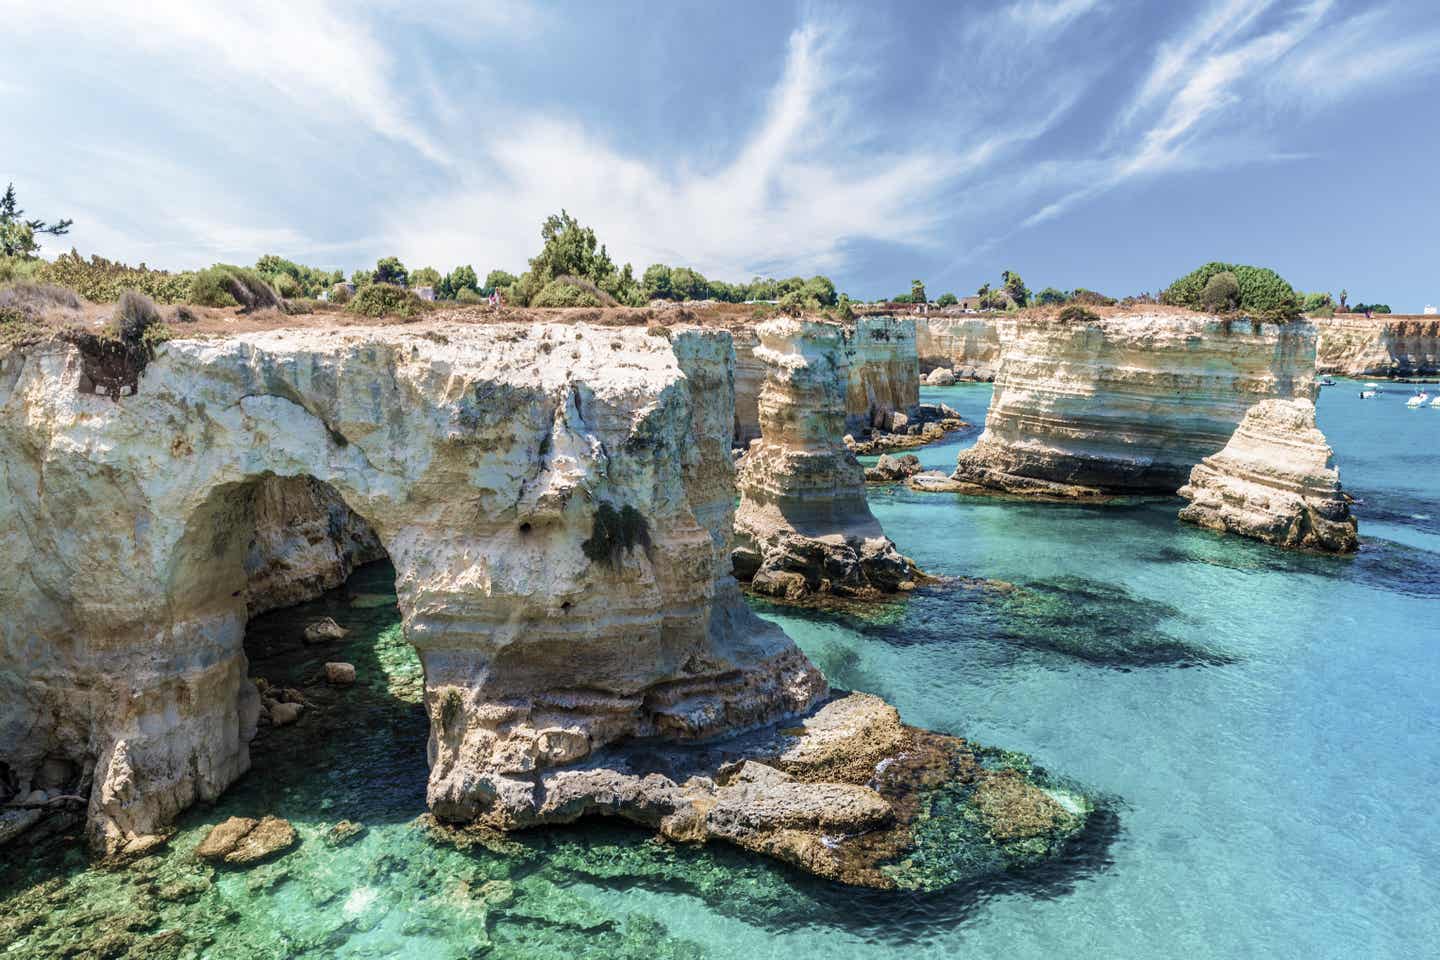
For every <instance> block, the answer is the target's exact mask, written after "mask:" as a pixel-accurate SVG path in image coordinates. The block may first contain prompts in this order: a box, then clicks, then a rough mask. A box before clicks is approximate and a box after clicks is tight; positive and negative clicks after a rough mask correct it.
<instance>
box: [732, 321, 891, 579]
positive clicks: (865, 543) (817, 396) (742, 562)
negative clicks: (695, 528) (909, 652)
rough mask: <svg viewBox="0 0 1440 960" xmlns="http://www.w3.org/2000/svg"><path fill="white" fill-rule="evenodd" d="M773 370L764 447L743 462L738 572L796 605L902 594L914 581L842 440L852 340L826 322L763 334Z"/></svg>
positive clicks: (778, 324)
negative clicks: (809, 598)
mask: <svg viewBox="0 0 1440 960" xmlns="http://www.w3.org/2000/svg"><path fill="white" fill-rule="evenodd" d="M757 333H758V335H759V337H760V346H759V347H758V348H756V350H755V356H756V357H757V358H758V359H759V360H760V361H761V362H763V363H764V364H765V382H764V386H763V387H762V388H761V391H760V402H759V410H760V434H761V439H760V440H758V441H755V442H754V443H752V444H751V446H750V450H749V451H748V452H747V453H746V454H745V456H744V457H743V458H742V459H741V461H740V478H739V486H740V509H739V511H738V513H737V514H736V516H735V538H736V546H735V555H734V556H735V570H736V573H737V575H739V576H740V577H741V578H742V579H746V580H750V581H751V583H752V585H753V587H754V589H756V590H758V591H760V592H763V593H768V594H772V595H776V596H781V597H785V598H787V599H799V598H801V597H803V596H806V595H808V594H812V593H834V594H839V595H844V596H867V595H871V594H875V593H893V592H894V591H895V590H897V589H900V588H901V585H902V584H911V583H912V582H913V579H914V577H915V572H914V567H913V564H911V562H910V561H909V560H908V559H906V558H905V557H903V556H901V555H900V554H899V553H898V552H897V551H896V550H895V545H894V544H893V543H891V542H890V540H889V539H888V538H887V537H886V536H885V534H884V531H882V530H881V529H880V523H879V521H877V520H876V519H875V516H874V514H872V513H871V512H870V506H869V504H868V503H867V501H866V499H865V475H864V471H863V470H862V469H861V467H860V464H859V462H858V461H857V460H856V459H855V456H854V454H852V453H850V451H849V450H848V449H846V447H845V443H844V440H843V436H844V422H845V414H846V385H847V383H848V384H853V383H854V382H855V381H854V378H852V377H850V376H848V372H847V356H848V353H849V351H847V350H846V348H845V336H844V331H843V330H842V328H841V327H840V326H839V325H838V324H834V323H828V322H824V321H811V320H792V319H777V320H770V321H767V322H766V323H763V324H761V325H760V327H759V328H758V330H757Z"/></svg>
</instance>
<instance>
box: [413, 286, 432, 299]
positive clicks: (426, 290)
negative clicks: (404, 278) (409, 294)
mask: <svg viewBox="0 0 1440 960" xmlns="http://www.w3.org/2000/svg"><path fill="white" fill-rule="evenodd" d="M415 296H417V297H419V298H420V299H421V300H434V299H435V288H434V287H416V288H415Z"/></svg>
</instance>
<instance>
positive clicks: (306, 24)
mask: <svg viewBox="0 0 1440 960" xmlns="http://www.w3.org/2000/svg"><path fill="white" fill-rule="evenodd" d="M0 12H3V13H4V19H5V23H6V27H7V29H9V30H12V31H13V32H14V34H15V35H17V36H27V35H28V36H29V37H30V38H32V39H35V40H38V41H40V42H43V41H44V40H45V38H47V37H53V36H58V35H64V36H66V37H67V43H71V44H73V43H74V41H75V38H77V37H79V36H86V37H89V38H91V39H94V40H98V41H101V43H102V47H103V44H105V43H115V42H121V43H122V44H123V46H122V47H121V49H123V48H124V47H130V46H133V47H139V48H141V49H143V50H146V51H148V52H149V53H150V54H152V55H154V56H156V57H161V58H165V59H166V60H169V61H171V63H172V65H173V63H174V62H177V61H178V62H180V63H183V64H184V65H185V67H186V69H187V70H188V71H189V72H190V73H191V74H194V75H199V76H204V77H213V76H215V75H217V74H229V75H231V76H235V77H240V78H244V79H245V80H247V81H248V82H250V83H253V84H256V85H258V87H259V89H260V90H265V91H267V92H268V93H269V95H270V96H271V97H278V98H280V99H283V100H288V101H292V102H294V103H295V104H296V105H298V106H300V107H301V108H303V109H304V110H310V111H319V112H322V113H323V112H325V111H336V112H341V113H343V114H344V115H346V116H347V117H349V118H350V119H352V120H355V121H358V122H360V123H362V124H365V125H368V126H369V127H371V128H372V129H373V130H374V131H375V132H376V133H379V134H380V135H382V136H384V137H387V138H390V139H393V140H396V141H400V142H403V143H407V144H409V145H410V146H411V147H413V148H414V149H415V150H417V151H418V152H419V153H420V154H421V155H423V156H424V157H426V158H427V159H429V160H430V161H432V162H434V163H437V164H447V163H449V162H450V155H449V152H448V151H447V150H446V149H445V148H444V147H443V146H442V145H441V144H440V143H438V142H437V141H436V140H435V139H433V138H432V137H431V136H430V135H429V134H428V133H427V132H426V131H425V130H424V129H423V128H422V127H421V126H420V125H419V124H418V123H417V122H416V121H415V120H414V119H413V118H412V117H411V115H410V112H409V110H408V109H407V108H406V106H405V98H404V97H403V96H402V95H401V93H400V91H399V89H398V88H397V86H396V85H395V84H394V83H393V82H392V77H391V72H392V66H393V64H392V62H391V57H390V54H389V52H388V51H387V50H386V48H385V46H384V45H383V44H382V43H381V42H380V40H379V39H377V38H376V36H375V35H374V34H373V33H372V31H371V30H370V28H369V26H368V24H367V21H366V20H365V19H364V18H363V17H361V16H358V15H357V14H356V13H354V12H352V11H350V10H349V9H347V8H346V7H345V6H343V5H339V4H335V3H330V2H326V0H314V2H309V3H297V2H290V0H244V2H235V0H228V2H217V3H199V2H194V0H151V2H146V3H133V4H130V3H127V4H117V3H110V2H107V0H78V2H66V3H33V2H25V0H0ZM117 38H123V41H117ZM8 42H12V43H13V41H8Z"/></svg>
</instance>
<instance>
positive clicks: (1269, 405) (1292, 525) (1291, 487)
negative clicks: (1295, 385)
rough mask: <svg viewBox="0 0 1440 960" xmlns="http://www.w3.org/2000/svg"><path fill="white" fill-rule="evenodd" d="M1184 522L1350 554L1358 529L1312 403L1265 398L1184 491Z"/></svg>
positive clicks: (1277, 542) (1283, 544)
mask: <svg viewBox="0 0 1440 960" xmlns="http://www.w3.org/2000/svg"><path fill="white" fill-rule="evenodd" d="M1180 496H1182V497H1184V498H1185V499H1187V500H1189V501H1190V503H1189V504H1187V505H1186V506H1185V508H1184V509H1182V510H1181V511H1180V519H1181V520H1185V521H1188V522H1189V523H1195V524H1199V525H1200V526H1202V527H1209V528H1211V529H1213V530H1223V531H1226V532H1228V533H1238V534H1240V535H1241V536H1246V537H1252V538H1254V539H1256V540H1263V541H1265V542H1266V543H1272V544H1275V545H1276V546H1280V547H1292V548H1298V549H1309V550H1320V551H1325V552H1329V553H1353V552H1354V551H1355V550H1356V549H1358V547H1359V539H1358V536H1357V526H1358V525H1357V524H1356V522H1355V518H1354V517H1352V516H1351V515H1350V503H1349V501H1348V500H1347V499H1346V497H1345V494H1344V492H1343V491H1341V489H1340V474H1339V471H1337V470H1336V469H1335V466H1334V454H1333V453H1332V451H1331V450H1330V447H1329V445H1328V444H1326V442H1325V435H1324V434H1323V433H1321V432H1320V429H1319V428H1318V427H1317V426H1316V425H1315V405H1314V404H1313V403H1312V402H1310V401H1309V400H1304V399H1300V400H1262V401H1261V402H1259V403H1257V404H1255V406H1253V407H1251V408H1250V410H1249V412H1247V413H1246V414H1245V419H1244V420H1242V421H1240V426H1239V427H1237V428H1236V429H1235V434H1234V436H1232V437H1231V438H1230V442H1229V443H1227V444H1226V445H1225V449H1223V450H1221V451H1220V452H1219V453H1217V454H1214V455H1213V456H1209V457H1206V458H1205V459H1204V460H1202V461H1201V462H1200V463H1199V464H1197V465H1196V466H1195V469H1194V470H1192V471H1191V472H1190V482H1189V483H1188V484H1186V485H1185V486H1183V487H1181V488H1180Z"/></svg>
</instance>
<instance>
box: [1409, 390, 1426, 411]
mask: <svg viewBox="0 0 1440 960" xmlns="http://www.w3.org/2000/svg"><path fill="white" fill-rule="evenodd" d="M1429 399H1430V394H1428V393H1426V392H1425V391H1424V390H1421V391H1420V392H1419V393H1417V394H1415V396H1413V397H1411V398H1410V399H1409V400H1406V401H1405V406H1407V407H1423V406H1425V402H1426V401H1427V400H1429Z"/></svg>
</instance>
